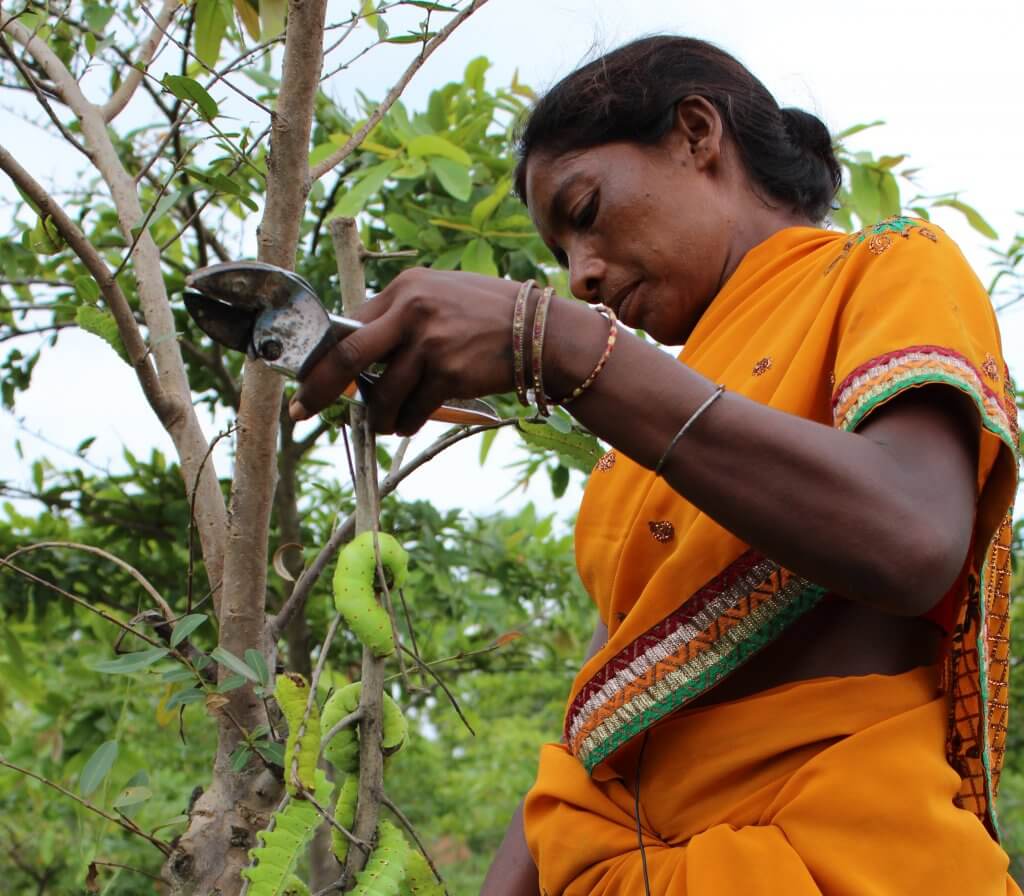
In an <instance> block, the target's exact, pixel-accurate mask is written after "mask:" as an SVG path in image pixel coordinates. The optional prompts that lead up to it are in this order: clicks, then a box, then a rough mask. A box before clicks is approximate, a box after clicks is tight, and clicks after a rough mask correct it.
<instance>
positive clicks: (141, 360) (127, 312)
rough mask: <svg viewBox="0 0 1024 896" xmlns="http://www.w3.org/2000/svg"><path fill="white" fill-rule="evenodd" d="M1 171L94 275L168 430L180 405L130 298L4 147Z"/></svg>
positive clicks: (130, 358)
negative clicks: (154, 358)
mask: <svg viewBox="0 0 1024 896" xmlns="http://www.w3.org/2000/svg"><path fill="white" fill-rule="evenodd" d="M0 170H2V171H4V172H5V173H6V174H7V176H8V177H10V179H11V180H12V181H14V183H15V185H16V186H17V187H18V189H20V190H21V191H22V193H24V194H25V195H26V196H28V198H29V199H30V200H31V201H32V204H33V205H35V207H36V210H37V211H38V212H39V214H41V215H43V216H44V217H48V218H50V220H51V221H53V223H54V226H55V227H56V228H57V231H58V232H59V233H60V235H61V236H62V237H63V238H64V241H65V242H66V243H67V244H68V245H69V246H70V247H71V250H72V251H73V252H74V253H75V255H77V256H78V258H79V259H80V260H81V262H82V264H84V265H85V267H86V270H88V271H89V273H90V274H92V277H93V279H94V280H95V281H96V283H97V284H98V285H99V288H100V293H101V294H102V295H103V298H104V299H105V300H106V303H107V307H108V308H109V309H110V311H111V313H112V314H113V315H114V320H115V321H116V322H117V331H118V334H119V335H120V337H121V342H123V343H124V348H125V351H126V352H127V354H128V362H129V363H130V364H131V366H132V368H133V369H134V370H135V375H136V377H137V378H138V380H139V385H140V386H142V392H143V394H144V395H145V396H146V400H147V401H148V402H149V404H150V407H152V408H153V410H154V411H155V412H156V415H157V417H158V418H159V419H160V421H161V423H163V424H164V426H165V427H166V426H169V425H171V424H172V422H173V421H174V419H175V418H176V417H178V416H179V415H180V414H181V411H182V409H181V407H180V406H179V402H177V401H175V400H174V399H172V398H171V397H170V396H169V395H167V393H166V392H165V391H164V389H163V386H162V384H161V383H160V380H159V378H158V376H157V372H156V370H155V369H154V368H153V365H152V364H151V363H150V361H149V351H148V349H147V347H146V343H145V342H144V341H143V339H142V334H141V333H140V332H139V327H138V324H136V322H135V316H134V315H133V314H132V309H131V305H129V304H128V299H127V298H126V297H125V295H124V293H123V292H121V287H120V286H119V285H118V283H117V281H116V280H115V279H114V276H113V273H112V272H111V270H110V268H108V267H107V264H106V262H105V261H104V260H103V258H102V257H101V256H100V254H99V252H97V251H96V249H95V247H94V246H93V245H92V243H90V242H89V240H88V238H87V237H86V236H85V234H84V233H82V231H81V230H79V228H78V225H77V224H75V222H74V221H72V220H71V219H70V218H69V217H68V216H67V214H66V213H65V212H64V209H63V208H61V206H60V205H58V204H57V202H56V201H55V200H54V199H53V197H51V196H50V194H49V193H47V192H46V190H44V189H43V187H42V185H40V184H39V183H38V181H36V180H35V179H34V178H33V177H32V175H31V174H29V173H28V172H27V171H26V170H25V169H24V168H22V167H21V165H19V164H18V162H17V160H16V159H15V158H14V156H12V155H11V154H10V153H9V152H8V151H7V149H6V148H5V147H4V146H0Z"/></svg>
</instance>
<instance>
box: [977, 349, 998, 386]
mask: <svg viewBox="0 0 1024 896" xmlns="http://www.w3.org/2000/svg"><path fill="white" fill-rule="evenodd" d="M981 369H982V371H983V372H984V374H985V376H987V377H988V378H989V379H990V380H997V379H999V365H998V364H997V363H996V359H995V358H993V357H992V355H991V354H987V355H985V360H984V361H983V362H982V364H981Z"/></svg>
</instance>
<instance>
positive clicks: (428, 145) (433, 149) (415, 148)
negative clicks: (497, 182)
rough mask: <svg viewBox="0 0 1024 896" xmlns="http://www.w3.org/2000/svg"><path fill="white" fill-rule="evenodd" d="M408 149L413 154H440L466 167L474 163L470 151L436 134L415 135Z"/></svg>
mask: <svg viewBox="0 0 1024 896" xmlns="http://www.w3.org/2000/svg"><path fill="white" fill-rule="evenodd" d="M406 149H407V150H408V152H409V155H411V156H440V157H441V158H444V159H451V160H452V161H453V162H458V163H459V164H460V165H462V166H464V167H466V168H468V167H469V166H470V165H471V164H473V159H472V158H471V157H470V155H469V153H468V152H466V151H465V150H464V149H460V148H459V147H458V146H456V145H455V144H454V143H452V142H451V141H450V140H445V139H444V137H438V136H437V135H435V134H423V135H422V136H419V137H413V138H412V140H410V141H409V143H408V145H407V146H406Z"/></svg>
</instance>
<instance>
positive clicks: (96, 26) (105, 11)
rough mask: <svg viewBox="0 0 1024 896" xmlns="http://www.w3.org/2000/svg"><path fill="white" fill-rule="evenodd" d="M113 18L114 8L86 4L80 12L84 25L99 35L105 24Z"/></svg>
mask: <svg viewBox="0 0 1024 896" xmlns="http://www.w3.org/2000/svg"><path fill="white" fill-rule="evenodd" d="M113 17H114V7H113V6H105V5H100V4H95V5H94V4H91V3H90V4H88V5H86V7H85V9H84V11H83V12H82V18H83V19H85V23H86V24H87V25H88V26H89V27H90V28H91V29H92V30H93V31H96V32H99V33H100V34H102V33H103V31H104V30H105V29H106V27H107V23H109V22H110V20H111V19H112V18H113Z"/></svg>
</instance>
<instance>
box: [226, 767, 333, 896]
mask: <svg viewBox="0 0 1024 896" xmlns="http://www.w3.org/2000/svg"><path fill="white" fill-rule="evenodd" d="M315 792H316V799H317V802H318V803H321V804H323V803H325V802H327V801H328V800H329V799H330V793H331V782H330V781H329V780H328V779H327V775H325V774H324V773H323V772H322V771H319V770H318V771H317V773H316V791H315ZM320 820H321V819H320V813H319V812H317V810H316V808H315V807H314V806H313V804H312V803H310V802H309V801H308V800H299V799H291V798H290V799H289V800H288V802H287V803H286V804H285V805H284V807H283V808H282V809H280V810H279V811H278V812H275V813H274V816H273V818H271V820H270V827H269V828H268V829H267V830H264V831H260V832H259V833H258V834H257V835H256V839H257V840H258V841H259V843H260V845H259V846H256V847H253V848H252V849H250V850H249V859H250V861H252V862H255V865H250V866H249V867H247V868H243V869H242V877H245V878H248V880H249V885H250V886H249V896H305V894H308V893H309V891H308V890H306V889H305V888H304V887H303V886H302V882H301V881H298V884H299V886H300V888H298V889H297V888H296V887H295V883H296V878H295V876H294V874H293V873H292V872H293V871H294V870H295V865H296V863H297V862H298V860H299V859H300V858H301V856H302V854H303V851H304V850H305V848H306V846H307V845H308V843H309V841H310V840H312V839H313V834H314V833H315V832H316V829H317V827H319V825H320Z"/></svg>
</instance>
